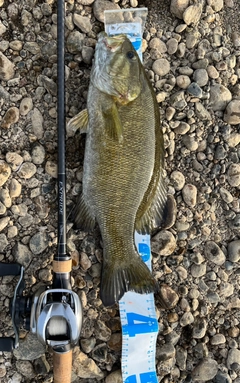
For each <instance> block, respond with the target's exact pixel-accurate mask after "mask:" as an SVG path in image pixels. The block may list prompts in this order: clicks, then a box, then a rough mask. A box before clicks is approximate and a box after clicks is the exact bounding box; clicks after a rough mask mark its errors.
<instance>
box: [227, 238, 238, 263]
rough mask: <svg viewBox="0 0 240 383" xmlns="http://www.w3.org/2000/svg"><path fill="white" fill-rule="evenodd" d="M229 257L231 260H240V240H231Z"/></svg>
mask: <svg viewBox="0 0 240 383" xmlns="http://www.w3.org/2000/svg"><path fill="white" fill-rule="evenodd" d="M228 259H229V260H230V261H231V262H238V261H239V260H240V240H239V239H237V240H236V241H232V242H229V244H228Z"/></svg>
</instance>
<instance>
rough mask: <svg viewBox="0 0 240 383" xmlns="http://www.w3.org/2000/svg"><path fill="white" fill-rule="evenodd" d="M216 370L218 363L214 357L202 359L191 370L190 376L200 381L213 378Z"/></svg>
mask: <svg viewBox="0 0 240 383" xmlns="http://www.w3.org/2000/svg"><path fill="white" fill-rule="evenodd" d="M217 372H218V363H217V362H216V361H215V360H214V359H210V358H204V359H202V360H201V361H200V362H199V363H198V364H197V366H196V367H194V369H193V371H192V378H193V379H194V380H197V381H200V382H207V381H208V380H211V379H213V378H214V377H215V376H216V375H217Z"/></svg>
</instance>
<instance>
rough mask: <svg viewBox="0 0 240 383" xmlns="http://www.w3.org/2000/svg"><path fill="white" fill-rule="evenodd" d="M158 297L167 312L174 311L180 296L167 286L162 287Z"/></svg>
mask: <svg viewBox="0 0 240 383" xmlns="http://www.w3.org/2000/svg"><path fill="white" fill-rule="evenodd" d="M158 296H159V299H160V303H161V305H162V307H164V308H165V309H167V310H170V309H173V308H174V307H175V306H176V305H177V303H178V301H179V296H178V294H177V293H176V292H175V291H174V290H173V289H171V287H169V286H168V285H166V284H163V285H161V286H160V290H159V293H158Z"/></svg>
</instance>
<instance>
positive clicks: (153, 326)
mask: <svg viewBox="0 0 240 383" xmlns="http://www.w3.org/2000/svg"><path fill="white" fill-rule="evenodd" d="M139 322H140V323H139ZM122 330H123V334H124V335H125V334H128V335H129V336H130V337H132V336H135V335H137V334H145V333H149V332H157V331H158V322H157V320H156V319H155V318H151V317H148V316H145V315H140V314H136V313H127V324H126V325H124V326H122Z"/></svg>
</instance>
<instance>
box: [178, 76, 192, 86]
mask: <svg viewBox="0 0 240 383" xmlns="http://www.w3.org/2000/svg"><path fill="white" fill-rule="evenodd" d="M190 83H191V80H190V78H189V76H186V75H184V74H181V75H179V76H177V77H176V84H177V86H179V88H181V89H187V88H188V87H189V85H190Z"/></svg>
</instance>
